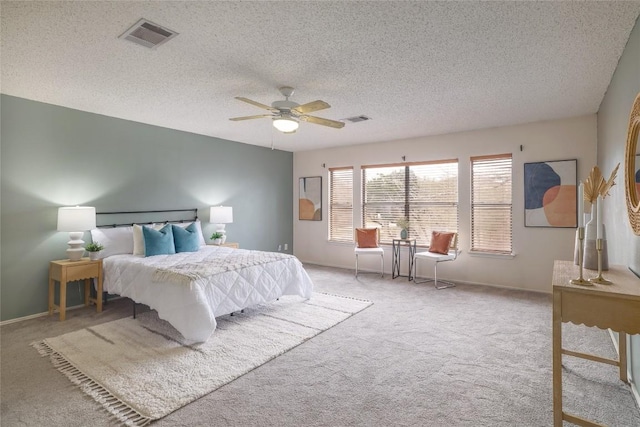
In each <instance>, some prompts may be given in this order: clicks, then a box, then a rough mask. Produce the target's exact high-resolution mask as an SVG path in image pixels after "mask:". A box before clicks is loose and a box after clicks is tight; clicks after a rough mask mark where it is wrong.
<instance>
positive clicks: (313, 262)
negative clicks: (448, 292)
mask: <svg viewBox="0 0 640 427" xmlns="http://www.w3.org/2000/svg"><path fill="white" fill-rule="evenodd" d="M300 261H301V262H302V264H311V265H317V266H319V267H331V268H339V269H341V270H352V271H353V272H354V275H355V271H356V267H355V258H354V266H353V267H345V266H344V265H335V264H329V263H320V262H317V261H308V260H302V259H301V260H300ZM359 270H360V271H362V272H364V273H378V274H380V270H379V269H378V270H369V269H365V268H360V269H359ZM384 274H385V276H386V275H388V276H389V277H391V272H390V271H386V270H385V272H384ZM404 277H406V276H404ZM420 277H422V276H420ZM438 278H441V279H442V280H448V281H450V282H453V283H459V284H461V285H473V286H489V287H491V288H499V289H509V290H512V291H525V292H535V293H538V294H550V293H551V290H549V291H543V290H541V289H527V288H518V287H515V286H505V285H496V284H492V283H481V282H468V281H466V280H456V279H450V278H447V277H440V275H438Z"/></svg>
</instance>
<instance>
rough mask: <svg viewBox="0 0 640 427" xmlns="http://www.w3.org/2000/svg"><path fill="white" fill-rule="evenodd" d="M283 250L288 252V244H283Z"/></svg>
mask: <svg viewBox="0 0 640 427" xmlns="http://www.w3.org/2000/svg"><path fill="white" fill-rule="evenodd" d="M284 250H285V251H287V250H289V244H288V243H285V244H284Z"/></svg>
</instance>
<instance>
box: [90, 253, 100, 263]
mask: <svg viewBox="0 0 640 427" xmlns="http://www.w3.org/2000/svg"><path fill="white" fill-rule="evenodd" d="M100 252H102V251H98V252H89V259H90V260H91V261H95V260H97V259H100Z"/></svg>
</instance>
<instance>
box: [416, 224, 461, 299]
mask: <svg viewBox="0 0 640 427" xmlns="http://www.w3.org/2000/svg"><path fill="white" fill-rule="evenodd" d="M445 244H446V243H445ZM459 254H460V251H459V250H458V233H454V236H453V239H451V245H450V246H449V252H448V253H447V254H440V253H435V252H418V253H416V254H415V256H414V258H413V268H414V270H413V271H414V273H413V281H414V283H418V284H419V283H427V282H433V285H434V286H435V288H436V289H447V288H451V287H454V286H455V283H452V282H447V281H446V280H438V263H441V262H446V261H455V260H456V259H457V258H458V255H459ZM418 260H423V261H424V260H428V261H433V262H434V267H433V279H426V280H423V281H420V282H418V280H417V278H418V277H417V273H418ZM441 283H442V285H440V284H441Z"/></svg>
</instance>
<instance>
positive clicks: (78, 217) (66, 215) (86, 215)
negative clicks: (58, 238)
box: [58, 206, 96, 231]
mask: <svg viewBox="0 0 640 427" xmlns="http://www.w3.org/2000/svg"><path fill="white" fill-rule="evenodd" d="M92 228H96V208H94V207H90V206H75V207H67V208H58V231H86V230H91V229H92Z"/></svg>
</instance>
